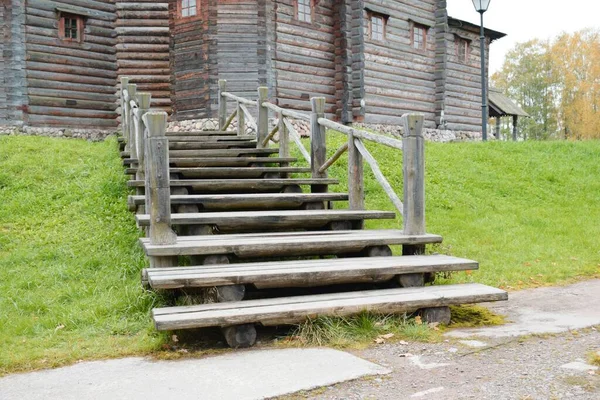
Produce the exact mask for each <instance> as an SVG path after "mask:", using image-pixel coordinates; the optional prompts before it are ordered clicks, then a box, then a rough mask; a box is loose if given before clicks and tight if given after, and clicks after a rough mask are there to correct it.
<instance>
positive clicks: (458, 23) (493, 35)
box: [448, 16, 506, 42]
mask: <svg viewBox="0 0 600 400" xmlns="http://www.w3.org/2000/svg"><path fill="white" fill-rule="evenodd" d="M448 26H451V27H454V28H463V29H466V30H469V31H472V32H476V33H479V25H476V24H473V23H471V22H468V21H463V20H462V19H457V18H452V17H451V16H448ZM483 32H484V35H485V36H487V37H489V38H490V42H493V41H494V40H498V39H501V38H503V37H504V36H506V33H503V32H499V31H495V30H493V29H488V28H485V27H484V28H483Z"/></svg>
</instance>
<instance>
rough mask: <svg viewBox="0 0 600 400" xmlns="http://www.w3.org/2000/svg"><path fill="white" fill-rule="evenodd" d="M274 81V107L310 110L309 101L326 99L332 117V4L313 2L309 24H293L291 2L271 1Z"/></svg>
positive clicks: (333, 54)
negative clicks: (311, 17)
mask: <svg viewBox="0 0 600 400" xmlns="http://www.w3.org/2000/svg"><path fill="white" fill-rule="evenodd" d="M274 8H275V9H274V13H275V18H276V20H275V38H274V39H275V45H274V49H275V52H274V56H273V62H274V67H273V68H274V69H275V71H274V77H275V80H276V88H277V89H276V96H277V102H278V105H279V106H281V107H284V108H291V109H296V110H304V111H309V110H310V107H311V106H310V98H311V97H315V96H322V97H325V99H326V102H327V104H326V109H325V112H326V113H328V114H335V111H336V90H335V84H336V81H335V74H336V67H335V58H336V54H335V46H334V40H335V30H334V23H335V21H334V19H335V17H334V1H333V0H320V1H317V2H315V6H314V16H313V21H312V23H310V24H308V23H305V22H300V21H297V20H296V18H295V9H294V1H293V0H274Z"/></svg>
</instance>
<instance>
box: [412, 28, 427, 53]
mask: <svg viewBox="0 0 600 400" xmlns="http://www.w3.org/2000/svg"><path fill="white" fill-rule="evenodd" d="M417 30H420V31H422V33H423V40H422V41H421V46H420V47H415V43H416V41H415V36H416V35H415V32H416V31H417ZM428 30H429V27H428V26H427V25H423V24H419V23H417V22H413V23H412V24H411V27H410V47H411V48H412V49H413V50H417V51H426V50H427V31H428Z"/></svg>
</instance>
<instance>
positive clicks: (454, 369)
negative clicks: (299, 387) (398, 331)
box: [279, 328, 600, 400]
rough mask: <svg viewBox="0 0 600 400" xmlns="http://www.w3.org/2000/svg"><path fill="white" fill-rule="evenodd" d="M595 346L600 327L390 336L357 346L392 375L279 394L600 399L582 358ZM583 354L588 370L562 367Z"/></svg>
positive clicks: (599, 345)
mask: <svg viewBox="0 0 600 400" xmlns="http://www.w3.org/2000/svg"><path fill="white" fill-rule="evenodd" d="M473 346H484V347H473ZM596 351H600V332H598V330H597V329H596V328H589V329H584V330H581V331H572V332H568V333H563V334H558V335H552V336H529V337H520V338H502V339H493V340H490V339H486V340H484V341H481V340H480V341H479V342H474V343H468V344H463V343H462V342H461V341H460V340H459V339H448V340H446V341H444V342H442V343H438V344H422V343H408V344H399V343H390V344H383V345H378V346H375V347H372V348H369V349H366V350H362V351H355V352H354V354H356V355H357V356H359V357H362V358H365V359H367V360H369V361H372V362H375V363H377V364H380V365H382V366H386V367H389V368H391V369H392V370H393V372H392V373H391V374H390V375H388V376H385V377H379V378H368V379H362V380H358V381H353V382H348V383H342V384H338V385H335V386H333V387H329V388H321V389H318V390H316V391H312V392H309V393H299V394H295V395H291V396H286V397H281V398H279V399H280V400H284V399H285V400H292V399H305V398H306V399H344V400H346V399H347V400H350V399H382V400H385V399H390V400H392V399H394V400H398V399H411V398H425V399H428V400H436V399H444V400H445V399H478V400H479V399H482V400H483V399H494V400H504V399H507V400H508V399H510V400H512V399H521V400H525V399H527V400H538V399H540V400H541V399H582V400H588V399H589V400H592V399H593V400H598V399H600V372H599V371H598V370H594V369H593V368H592V367H591V366H589V365H585V364H584V363H583V362H584V361H585V360H586V359H587V357H588V355H589V354H590V353H591V352H596ZM578 360H579V361H580V362H581V363H576V364H575V367H579V368H580V369H581V370H578V369H570V368H565V367H563V366H564V365H566V364H569V363H574V362H577V361H578Z"/></svg>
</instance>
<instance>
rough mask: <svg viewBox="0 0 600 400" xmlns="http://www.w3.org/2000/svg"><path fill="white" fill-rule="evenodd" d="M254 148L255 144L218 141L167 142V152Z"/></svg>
mask: <svg viewBox="0 0 600 400" xmlns="http://www.w3.org/2000/svg"><path fill="white" fill-rule="evenodd" d="M250 148H256V142H249V141H242V142H238V141H232V140H227V141H220V142H169V150H206V149H250Z"/></svg>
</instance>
